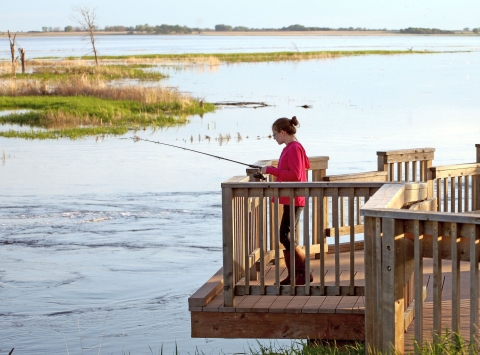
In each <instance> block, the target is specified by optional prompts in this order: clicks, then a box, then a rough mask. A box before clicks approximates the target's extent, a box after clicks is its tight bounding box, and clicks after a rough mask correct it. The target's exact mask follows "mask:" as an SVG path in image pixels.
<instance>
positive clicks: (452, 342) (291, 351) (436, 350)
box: [249, 330, 480, 355]
mask: <svg viewBox="0 0 480 355" xmlns="http://www.w3.org/2000/svg"><path fill="white" fill-rule="evenodd" d="M257 348H258V350H257V349H253V348H252V347H250V349H249V353H250V354H252V355H357V354H358V355H360V354H362V355H363V354H365V344H364V343H362V342H350V343H347V344H341V345H340V344H338V345H337V343H335V342H334V343H333V344H332V343H331V342H330V343H327V342H320V343H308V342H306V341H292V343H291V344H290V345H287V346H279V345H278V344H277V345H275V344H272V343H270V344H269V345H268V346H267V345H263V344H261V343H260V342H258V346H257ZM417 350H418V353H419V354H420V355H467V354H470V350H473V351H472V352H473V353H474V354H479V353H480V352H479V350H478V349H476V348H474V349H470V343H469V342H468V341H467V340H465V339H464V338H463V337H462V336H460V335H459V334H456V333H452V332H450V331H448V330H446V332H445V333H444V334H442V335H440V336H439V337H438V341H437V342H436V343H433V342H430V341H426V342H425V343H424V344H423V345H422V346H417ZM374 354H375V355H383V353H380V352H375V353H374ZM388 354H389V355H390V354H392V352H389V353H388ZM405 354H409V355H413V354H414V351H406V352H405ZM385 355H387V354H386V353H385Z"/></svg>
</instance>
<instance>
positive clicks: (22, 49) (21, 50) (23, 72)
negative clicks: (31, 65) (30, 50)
mask: <svg viewBox="0 0 480 355" xmlns="http://www.w3.org/2000/svg"><path fill="white" fill-rule="evenodd" d="M18 51H19V52H20V61H21V62H22V74H25V71H26V64H25V48H18Z"/></svg>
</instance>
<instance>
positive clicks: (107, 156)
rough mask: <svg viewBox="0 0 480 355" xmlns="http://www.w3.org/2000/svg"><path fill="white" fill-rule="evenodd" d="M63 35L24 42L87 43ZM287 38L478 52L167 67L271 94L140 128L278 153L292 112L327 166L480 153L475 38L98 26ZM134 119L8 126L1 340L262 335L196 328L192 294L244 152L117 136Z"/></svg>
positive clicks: (236, 95)
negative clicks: (98, 134)
mask: <svg viewBox="0 0 480 355" xmlns="http://www.w3.org/2000/svg"><path fill="white" fill-rule="evenodd" d="M132 39H135V41H133V40H132ZM3 40H4V39H1V40H0V47H2V48H3V47H4V43H3V42H1V41H3ZM56 40H57V39H55V38H48V39H43V38H35V39H33V38H32V39H29V41H31V42H30V43H29V46H30V47H31V48H37V49H38V53H39V54H38V56H44V55H45V56H50V55H53V54H52V53H53V50H52V49H51V48H55V47H58V48H60V47H62V48H67V46H69V45H70V46H71V47H72V48H73V49H72V51H73V52H75V53H80V52H81V50H80V49H79V47H75V45H74V44H73V43H74V41H75V40H76V39H75V38H70V37H69V38H61V39H58V43H57V44H58V45H57V44H56V42H55V41H56ZM22 41H23V39H22ZM25 41H26V39H25ZM63 41H66V43H67V44H63V43H64V42H63ZM162 41H163V42H162ZM282 41H283V42H282ZM289 41H290V42H295V44H296V45H297V46H298V47H299V48H300V49H303V48H308V50H313V49H325V48H345V49H346V48H349V49H350V48H356V49H360V48H378V49H382V48H397V47H398V48H403V47H405V48H406V47H412V46H413V47H414V48H416V47H417V46H418V47H419V48H426V49H429V48H430V49H431V48H434V49H444V50H453V51H459V50H460V51H463V50H468V51H469V52H459V53H443V54H422V55H396V56H364V57H349V58H340V59H334V60H311V61H303V62H294V63H287V62H284V63H258V64H238V65H237V64H235V65H221V66H219V67H214V68H191V70H178V69H175V68H164V69H162V70H164V71H165V72H167V73H168V74H169V75H170V77H169V78H168V79H166V80H165V82H164V84H165V85H169V86H175V87H178V88H179V90H180V91H183V92H189V93H191V94H192V95H194V96H197V97H202V98H205V100H206V101H209V102H218V101H224V100H230V101H263V102H266V103H268V104H270V105H271V106H269V107H266V108H258V109H252V108H224V109H218V110H217V111H216V112H215V113H211V114H207V115H204V116H203V117H199V116H195V117H192V118H191V120H190V122H189V124H187V125H185V126H182V127H176V128H169V129H164V130H158V131H155V132H152V131H149V130H147V131H141V132H137V133H136V134H138V135H139V136H141V137H144V138H148V139H151V140H158V141H162V142H166V143H170V144H175V145H179V146H183V147H188V148H192V149H196V150H201V151H203V152H206V153H211V154H216V155H220V156H224V157H227V158H230V159H234V160H239V161H242V162H245V163H254V162H255V161H256V160H259V159H267V158H277V157H278V156H279V154H280V151H281V147H279V146H278V145H276V144H275V142H274V141H273V140H272V139H269V138H268V135H269V134H270V126H271V123H272V122H273V120H275V119H276V118H278V117H282V116H287V117H291V116H293V115H296V116H297V117H298V119H299V121H300V124H301V126H300V128H299V132H298V139H299V140H300V141H301V142H302V143H303V145H304V146H305V148H306V150H307V153H308V154H309V155H310V156H316V155H326V156H329V157H330V162H329V169H328V173H329V174H331V175H334V174H342V173H349V172H358V171H371V170H375V169H376V151H378V150H389V149H402V148H415V147H434V148H436V149H437V150H436V157H437V158H436V159H435V162H434V165H440V164H442V165H443V164H455V163H462V162H472V161H474V160H475V144H476V143H480V141H479V139H478V137H479V136H480V120H479V117H480V52H479V51H478V47H479V43H480V37H478V38H477V37H428V36H421V37H400V36H399V37H356V38H354V37H332V38H331V37H322V38H307V37H293V38H285V37H278V38H277V37H242V38H237V37H201V36H178V37H176V36H172V37H167V36H158V37H156V36H145V37H127V36H126V37H111V38H110V37H102V42H100V43H101V44H102V43H103V44H105V48H104V47H100V48H102V51H103V53H102V54H129V53H152V52H155V53H172V52H175V53H180V52H196V51H198V52H228V51H232V52H238V51H259V50H262V51H264V50H282V49H280V48H282V47H281V46H284V47H288V45H289ZM152 43H157V44H156V46H154V45H153V44H152ZM101 44H100V46H101ZM115 44H116V45H115ZM25 47H27V46H26V45H25ZM7 49H8V47H7ZM32 52H33V50H32ZM36 53H37V52H36ZM61 55H66V54H61ZM68 55H70V54H68ZM0 56H3V57H6V54H5V53H4V52H0ZM210 69H212V70H210ZM304 104H308V105H312V106H313V108H311V109H303V108H300V107H299V106H301V105H304ZM0 129H2V130H5V129H9V127H6V126H3V127H2V126H0ZM133 134H134V133H133V132H132V133H130V134H127V135H125V136H124V137H107V138H104V139H101V138H100V139H95V138H87V139H84V140H79V141H68V140H59V141H24V140H18V139H4V138H0V181H1V184H0V245H1V248H0V259H1V262H0V304H1V306H0V353H8V351H10V349H11V348H13V347H15V354H32V353H35V354H70V353H71V354H73V353H76V354H78V353H83V354H98V353H102V354H123V353H127V354H128V353H131V354H151V352H153V353H155V354H156V353H159V352H160V349H161V347H162V346H163V351H164V353H165V354H170V353H173V352H174V351H175V347H176V346H177V347H178V350H179V351H180V353H182V354H194V353H196V352H203V353H205V354H207V353H208V354H217V353H220V352H222V351H223V352H224V353H239V352H244V351H245V350H248V347H249V346H250V345H251V346H255V344H256V343H255V341H254V340H249V341H248V340H241V339H240V340H223V339H191V338H190V315H189V312H188V305H187V299H188V297H189V296H190V295H191V294H192V293H193V292H194V291H195V290H196V289H198V288H199V287H200V286H201V285H202V284H203V283H204V282H205V281H206V280H207V279H208V278H209V277H210V276H211V275H213V274H214V273H215V272H216V271H217V270H218V269H219V268H220V267H221V260H222V251H221V194H220V184H221V182H222V181H225V180H227V179H228V178H230V177H231V176H234V175H244V173H245V170H244V167H242V166H241V165H237V164H233V163H230V162H225V161H221V160H217V159H214V158H211V157H207V156H204V155H199V154H194V153H190V152H186V151H184V150H180V149H173V148H169V147H165V146H159V145H155V144H152V143H146V142H138V143H133V141H132V140H129V139H121V138H128V137H131V136H133ZM220 135H221V136H222V137H225V136H227V135H230V136H231V139H230V140H228V141H226V140H225V139H223V140H219V139H218V138H219V137H220ZM206 136H209V137H210V139H207V138H206ZM284 343H285V342H283V343H282V344H284ZM150 349H151V350H150Z"/></svg>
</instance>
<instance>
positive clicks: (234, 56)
mask: <svg viewBox="0 0 480 355" xmlns="http://www.w3.org/2000/svg"><path fill="white" fill-rule="evenodd" d="M425 53H438V52H431V51H410V50H359V51H312V52H272V53H212V54H204V53H194V54H143V55H134V56H131V55H123V56H100V57H99V58H100V59H102V60H104V59H123V60H125V59H134V58H135V59H158V60H187V61H195V60H202V59H208V58H217V59H218V60H220V61H221V62H224V63H239V62H270V61H287V60H304V59H315V58H336V57H348V56H360V55H398V54H425ZM68 59H78V58H74V57H70V58H68ZM82 59H93V57H91V56H87V57H82Z"/></svg>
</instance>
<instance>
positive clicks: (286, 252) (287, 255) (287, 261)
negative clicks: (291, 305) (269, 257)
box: [280, 249, 290, 285]
mask: <svg viewBox="0 0 480 355" xmlns="http://www.w3.org/2000/svg"><path fill="white" fill-rule="evenodd" d="M283 256H284V257H285V266H286V267H287V271H288V274H287V277H286V278H284V279H283V280H282V281H280V285H290V251H289V250H286V249H284V250H283Z"/></svg>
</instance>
